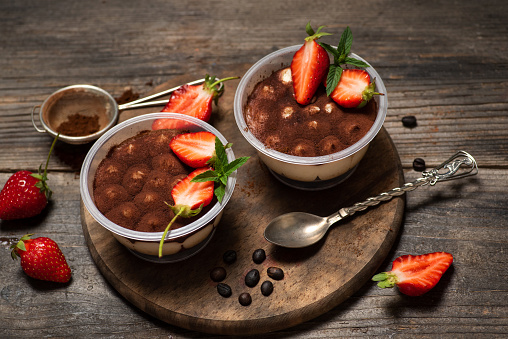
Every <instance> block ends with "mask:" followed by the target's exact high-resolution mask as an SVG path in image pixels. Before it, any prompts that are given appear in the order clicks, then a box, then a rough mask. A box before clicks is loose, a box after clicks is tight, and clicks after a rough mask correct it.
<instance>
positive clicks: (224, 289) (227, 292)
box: [217, 283, 233, 298]
mask: <svg viewBox="0 0 508 339" xmlns="http://www.w3.org/2000/svg"><path fill="white" fill-rule="evenodd" d="M217 292H219V294H220V295H222V296H223V297H224V298H229V297H230V296H231V295H232V294H233V291H231V287H229V285H228V284H224V283H219V284H217Z"/></svg>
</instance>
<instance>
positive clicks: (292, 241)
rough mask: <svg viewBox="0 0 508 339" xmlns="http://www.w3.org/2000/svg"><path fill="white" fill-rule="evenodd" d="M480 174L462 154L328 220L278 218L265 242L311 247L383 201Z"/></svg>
mask: <svg viewBox="0 0 508 339" xmlns="http://www.w3.org/2000/svg"><path fill="white" fill-rule="evenodd" d="M462 165H464V166H462ZM459 169H460V171H459ZM477 173H478V165H477V163H476V160H475V159H474V158H473V157H472V156H471V155H470V154H469V153H467V152H464V151H459V152H457V153H455V154H454V155H453V156H452V157H451V158H450V159H448V160H447V161H445V162H443V163H442V164H441V165H439V166H437V167H436V168H434V169H432V170H430V171H426V172H423V173H422V175H423V177H422V178H419V179H417V180H415V181H413V182H412V183H407V184H404V186H402V187H399V188H394V189H392V190H390V191H388V192H385V193H381V194H380V195H378V196H375V197H372V198H368V199H367V200H365V201H364V202H359V203H356V204H354V205H353V206H351V207H348V208H341V209H340V210H339V211H338V212H336V213H334V214H332V215H330V216H328V217H319V216H317V215H313V214H309V213H303V212H292V213H287V214H283V215H281V216H278V217H276V218H275V219H273V220H272V221H271V222H270V223H269V224H268V226H267V227H266V229H265V233H264V235H265V239H266V240H268V241H269V242H271V243H273V244H275V245H279V246H282V247H288V248H300V247H306V246H310V245H312V244H315V243H316V242H318V241H319V240H320V239H321V238H323V236H324V235H325V234H326V232H327V231H328V229H329V228H330V226H332V225H333V224H334V223H336V222H337V221H339V220H342V219H343V218H345V217H348V216H351V215H353V214H354V213H356V212H358V211H363V210H365V209H367V208H368V207H370V206H375V205H378V204H379V203H380V202H382V201H388V200H391V199H392V198H393V197H396V196H399V195H402V194H404V193H405V192H409V191H412V190H415V189H416V188H418V187H420V186H424V185H427V184H430V185H431V186H433V185H435V184H436V183H437V182H438V181H446V180H453V179H459V178H464V177H468V176H471V175H475V174H477Z"/></svg>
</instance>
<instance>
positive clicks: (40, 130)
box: [32, 105, 46, 133]
mask: <svg viewBox="0 0 508 339" xmlns="http://www.w3.org/2000/svg"><path fill="white" fill-rule="evenodd" d="M37 108H39V109H40V108H41V105H35V106H34V107H33V108H32V125H34V128H35V130H36V131H37V132H39V133H46V130H45V129H40V128H39V127H37V125H36V124H35V118H34V113H35V110H36V109H37Z"/></svg>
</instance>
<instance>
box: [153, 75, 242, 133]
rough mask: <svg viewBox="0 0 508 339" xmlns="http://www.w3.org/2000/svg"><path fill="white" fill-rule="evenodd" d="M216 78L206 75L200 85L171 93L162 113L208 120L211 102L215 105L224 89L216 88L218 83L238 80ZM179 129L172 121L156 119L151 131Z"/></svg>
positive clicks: (187, 86)
mask: <svg viewBox="0 0 508 339" xmlns="http://www.w3.org/2000/svg"><path fill="white" fill-rule="evenodd" d="M216 79H217V78H216V77H211V76H209V75H208V74H207V75H206V76H205V81H204V83H203V84H202V85H183V86H180V87H179V88H178V89H177V90H175V91H174V92H173V93H171V96H170V98H169V101H168V103H167V104H166V106H165V107H164V108H163V109H162V112H170V113H180V114H186V115H190V116H193V117H195V118H198V119H200V120H203V121H208V120H210V117H211V116H212V101H214V102H215V104H217V102H218V100H219V97H220V96H221V95H222V93H224V87H217V85H219V84H220V83H222V82H224V81H227V80H231V79H238V77H229V78H224V79H220V80H217V81H216ZM165 128H167V129H172V128H181V126H180V125H179V124H177V123H175V121H174V120H172V119H157V120H155V121H154V122H153V124H152V129H153V130H156V129H165Z"/></svg>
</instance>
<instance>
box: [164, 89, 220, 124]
mask: <svg viewBox="0 0 508 339" xmlns="http://www.w3.org/2000/svg"><path fill="white" fill-rule="evenodd" d="M214 93H216V92H214V91H211V90H208V89H207V88H205V87H204V86H203V85H194V86H192V85H183V86H182V87H180V88H178V89H177V90H176V91H174V92H173V93H172V94H171V97H170V99H169V102H168V103H167V104H166V106H165V107H164V108H163V109H162V112H171V113H181V114H186V115H190V116H193V117H195V118H198V119H201V120H203V121H208V120H210V116H211V115H212V101H213V97H214Z"/></svg>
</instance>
